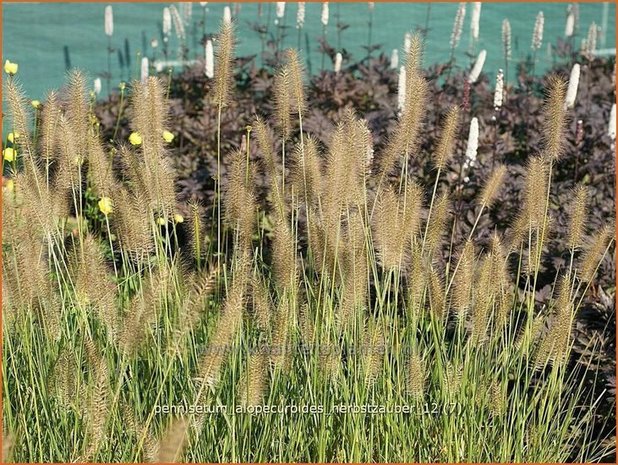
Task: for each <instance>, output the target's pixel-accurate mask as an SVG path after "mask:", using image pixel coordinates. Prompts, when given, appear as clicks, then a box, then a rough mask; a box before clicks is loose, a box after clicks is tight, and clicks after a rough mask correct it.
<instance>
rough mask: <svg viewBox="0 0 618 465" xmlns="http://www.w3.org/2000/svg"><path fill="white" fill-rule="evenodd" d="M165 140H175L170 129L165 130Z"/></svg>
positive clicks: (168, 141)
mask: <svg viewBox="0 0 618 465" xmlns="http://www.w3.org/2000/svg"><path fill="white" fill-rule="evenodd" d="M163 140H165V142H167V143H168V144H169V143H170V142H171V141H173V140H174V134H172V133H171V132H169V131H163Z"/></svg>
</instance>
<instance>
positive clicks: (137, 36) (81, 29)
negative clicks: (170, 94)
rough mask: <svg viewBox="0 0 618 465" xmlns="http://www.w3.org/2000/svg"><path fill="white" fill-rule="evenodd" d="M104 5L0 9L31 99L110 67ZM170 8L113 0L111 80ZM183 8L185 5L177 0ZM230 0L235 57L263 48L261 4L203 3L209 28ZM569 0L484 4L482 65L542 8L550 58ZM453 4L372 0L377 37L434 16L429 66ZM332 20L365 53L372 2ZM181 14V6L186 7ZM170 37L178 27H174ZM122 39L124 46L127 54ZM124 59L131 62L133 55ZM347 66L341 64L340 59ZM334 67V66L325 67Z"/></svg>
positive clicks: (314, 17) (172, 46) (7, 50)
mask: <svg viewBox="0 0 618 465" xmlns="http://www.w3.org/2000/svg"><path fill="white" fill-rule="evenodd" d="M105 5H106V3H70V4H69V3H19V4H17V3H13V4H11V3H8V4H7V3H4V5H2V8H3V24H2V26H3V27H2V34H3V50H2V55H3V62H4V60H5V59H10V60H11V61H13V62H17V63H19V78H20V80H21V82H22V83H23V85H24V88H25V90H26V92H27V94H28V96H29V97H30V98H33V99H42V98H44V96H45V94H46V92H47V91H48V90H49V89H51V88H58V87H60V86H61V85H62V83H63V81H64V76H65V72H66V68H67V66H69V65H70V66H72V67H79V68H81V69H83V70H84V71H86V72H87V74H88V76H89V79H91V80H92V79H94V78H95V77H97V75H100V74H101V73H102V72H105V71H106V70H107V66H108V65H107V60H108V52H107V49H108V38H107V36H106V35H105V34H104V9H105ZM167 5H168V4H164V3H117V4H113V11H114V33H113V36H112V40H111V44H112V47H113V48H115V49H116V51H115V52H114V53H113V55H112V57H111V72H112V86H114V85H115V84H117V83H118V82H119V81H120V80H126V79H128V78H129V77H130V76H132V77H136V76H137V75H138V69H139V54H144V53H145V54H146V55H147V56H149V57H151V56H152V55H153V53H154V52H153V50H152V48H151V47H150V42H151V39H153V38H156V39H158V41H159V47H158V50H159V51H158V55H159V56H161V51H160V50H161V42H162V41H161V38H160V32H159V31H160V28H161V22H162V11H163V8H164V7H165V6H167ZM176 5H177V7H178V8H179V10H181V9H180V7H179V5H178V4H176ZM225 5H230V6H231V8H232V11H234V10H235V8H236V7H240V11H239V12H238V15H237V16H236V17H235V19H236V22H237V24H238V28H237V30H238V38H239V44H238V53H239V54H240V55H244V54H254V53H259V51H260V48H261V42H260V39H259V35H258V34H257V33H256V32H254V31H253V30H252V29H251V27H250V25H249V23H253V22H256V21H259V22H261V23H265V22H266V21H267V19H268V18H269V17H270V20H269V21H268V22H269V24H270V26H269V32H270V33H273V34H276V30H277V27H276V26H275V25H274V20H275V5H274V4H267V3H264V4H262V16H261V17H258V5H257V4H255V3H242V4H240V3H238V4H228V3H211V2H209V3H208V5H207V7H206V12H205V13H206V25H205V29H206V33H208V34H210V33H214V32H215V31H216V29H217V26H218V23H219V21H220V18H221V17H222V12H223V8H224V6H225ZM567 5H568V4H567V3H546V4H542V3H530V4H526V3H485V4H483V6H482V12H481V20H480V40H479V43H478V45H477V48H476V50H477V51H478V50H480V49H482V48H484V49H487V61H486V67H485V71H487V72H492V73H493V72H495V71H496V70H497V68H499V67H503V58H502V42H501V24H502V20H503V19H504V18H508V19H509V21H510V23H511V28H512V34H513V59H514V60H516V59H518V58H520V57H523V56H525V55H527V54H528V53H530V41H531V35H532V30H533V28H534V22H535V17H536V15H537V13H538V12H539V11H540V10H542V11H543V13H544V16H545V31H544V39H543V46H542V47H541V50H540V51H539V52H538V58H539V66H540V67H541V68H542V67H545V66H547V65H549V64H551V60H552V59H551V57H550V55H549V53H548V51H547V50H548V49H547V44H548V43H549V42H553V43H555V42H556V39H557V38H558V37H562V36H563V35H564V27H565V18H566V9H567ZM321 8H322V6H321V4H320V3H307V4H306V19H305V27H304V29H303V38H302V42H301V48H302V49H303V53H304V54H305V56H307V53H306V42H305V37H304V33H306V34H307V35H308V38H309V43H310V44H311V50H310V55H309V57H310V58H311V62H312V64H313V70H314V71H316V70H319V68H320V64H321V56H320V54H319V52H318V51H317V46H318V44H317V39H318V38H319V37H320V36H321V35H322V24H321V22H320V15H321ZM457 8H458V4H457V3H432V4H431V6H430V10H429V11H428V4H423V3H376V4H375V10H374V14H373V41H372V42H373V43H374V44H382V45H383V46H384V49H386V50H388V53H389V54H390V51H391V50H392V49H393V48H399V49H400V56H402V52H401V49H402V47H403V37H404V34H405V32H406V31H410V30H412V31H413V30H415V29H416V28H418V27H424V25H425V22H426V18H427V15H428V13H429V31H428V34H427V38H426V50H425V64H429V63H432V62H437V61H442V60H447V59H448V57H449V53H450V46H449V38H450V35H451V30H452V27H453V20H454V17H455V13H456V11H457ZM329 9H330V20H329V24H328V27H327V38H328V40H329V42H330V43H331V45H334V46H336V45H337V42H338V36H337V29H336V23H337V16H339V17H340V20H341V21H342V22H343V23H346V24H349V26H350V27H349V28H348V29H346V30H345V31H343V33H342V35H341V47H342V48H345V49H347V50H349V51H351V52H352V53H353V55H354V56H355V57H356V58H360V57H362V56H364V53H365V52H364V51H363V50H362V48H361V47H362V46H363V45H366V44H367V37H368V20H369V8H368V4H367V3H366V2H363V3H342V4H337V3H330V8H329ZM605 9H606V11H607V13H608V20H607V28H606V30H605V31H602V32H601V35H600V37H599V42H598V47H599V48H602V47H611V48H613V47H614V46H615V34H616V24H615V19H614V18H615V4H614V3H611V4H608V5H607V6H606V7H605ZM296 10H297V4H295V3H289V4H287V7H286V11H285V17H284V19H283V21H284V24H286V25H289V26H291V27H290V28H289V29H288V36H287V38H286V39H285V42H284V46H288V47H289V46H294V47H296V46H297V44H298V32H297V30H296V29H295V25H296ZM579 10H580V11H579V25H578V30H577V32H576V36H575V39H574V40H575V43H576V44H579V43H580V41H581V39H582V37H584V36H585V35H586V33H587V30H588V26H589V25H590V23H591V22H592V21H595V22H596V23H597V25H599V26H601V25H602V24H603V12H604V5H603V4H602V3H584V4H580V5H579ZM181 11H182V10H181ZM471 12H472V5H471V4H468V5H467V11H466V18H465V23H464V29H463V34H462V36H461V41H460V44H459V47H458V49H457V51H456V57H457V58H458V61H459V63H462V64H464V65H466V66H467V65H468V64H469V60H470V59H469V58H468V57H467V56H466V52H467V51H468V50H469V46H470V44H469V37H470V17H471ZM203 13H204V10H203V8H202V7H201V6H200V5H199V4H198V3H194V4H193V6H192V17H191V20H190V21H189V22H188V25H187V45H188V46H189V47H190V49H191V51H190V53H189V57H190V58H194V57H196V56H198V55H199V56H201V55H202V51H201V47H200V46H199V45H198V43H199V37H200V36H201V34H202V25H201V24H199V23H200V22H201V21H202V17H203ZM172 35H173V33H172ZM125 45H128V54H126V49H125ZM177 45H178V43H177V40H176V38H175V37H172V39H171V40H170V42H169V50H170V54H171V56H170V57H171V58H176V50H177V48H178V47H177ZM118 49H119V50H120V51H121V53H122V55H123V61H124V62H125V65H126V64H127V62H130V65H131V66H130V74H129V69H128V68H127V67H126V66H125V68H121V67H120V63H119V58H118ZM127 58H128V59H127ZM344 65H345V64H344ZM327 67H332V63H327ZM105 92H106V81H105V79H103V93H105Z"/></svg>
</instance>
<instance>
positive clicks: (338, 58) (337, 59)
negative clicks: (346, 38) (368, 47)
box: [335, 52, 343, 73]
mask: <svg viewBox="0 0 618 465" xmlns="http://www.w3.org/2000/svg"><path fill="white" fill-rule="evenodd" d="M342 61H343V56H342V55H341V52H337V55H335V73H338V72H339V71H341V62H342Z"/></svg>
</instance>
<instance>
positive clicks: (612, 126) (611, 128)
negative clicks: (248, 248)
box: [607, 103, 616, 140]
mask: <svg viewBox="0 0 618 465" xmlns="http://www.w3.org/2000/svg"><path fill="white" fill-rule="evenodd" d="M607 134H608V135H609V137H611V138H612V140H616V104H615V103H614V104H613V105H612V110H611V111H610V112H609V125H608V127H607Z"/></svg>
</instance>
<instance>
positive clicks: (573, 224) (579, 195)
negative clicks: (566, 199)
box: [567, 184, 589, 249]
mask: <svg viewBox="0 0 618 465" xmlns="http://www.w3.org/2000/svg"><path fill="white" fill-rule="evenodd" d="M588 195H589V192H588V188H587V187H586V186H584V185H581V184H580V185H578V186H577V187H576V188H575V189H574V190H573V195H572V196H571V198H572V199H573V203H572V204H571V208H570V209H569V210H570V215H569V227H568V229H567V244H568V246H569V248H570V249H576V248H579V247H580V246H581V245H582V240H583V238H584V235H585V233H586V216H587V204H588Z"/></svg>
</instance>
